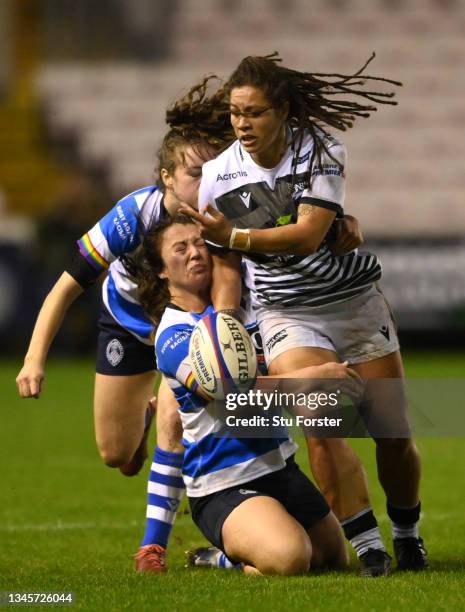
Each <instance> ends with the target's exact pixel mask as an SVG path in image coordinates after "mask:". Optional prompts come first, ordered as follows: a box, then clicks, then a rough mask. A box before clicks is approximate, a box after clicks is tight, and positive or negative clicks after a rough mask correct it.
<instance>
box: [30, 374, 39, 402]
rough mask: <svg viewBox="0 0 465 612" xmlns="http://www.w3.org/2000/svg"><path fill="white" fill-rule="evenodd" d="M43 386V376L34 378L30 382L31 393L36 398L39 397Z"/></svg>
mask: <svg viewBox="0 0 465 612" xmlns="http://www.w3.org/2000/svg"><path fill="white" fill-rule="evenodd" d="M41 388H42V378H33V379H32V380H31V381H30V383H29V389H30V394H31V396H32V397H35V398H36V399H37V398H38V397H39V395H40V392H41Z"/></svg>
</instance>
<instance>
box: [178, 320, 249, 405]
mask: <svg viewBox="0 0 465 612" xmlns="http://www.w3.org/2000/svg"><path fill="white" fill-rule="evenodd" d="M189 359H190V362H191V365H192V373H193V375H194V378H195V380H196V381H197V384H198V385H199V386H200V387H201V388H202V389H203V391H205V393H207V395H209V396H210V397H212V398H214V399H224V398H225V396H226V395H227V394H228V393H240V392H244V391H248V390H249V389H250V388H251V387H252V386H253V385H254V383H255V379H256V377H257V356H256V354H255V347H254V345H253V343H252V340H251V338H250V336H249V334H248V333H247V330H246V329H245V327H244V326H243V325H242V323H240V322H239V321H237V320H236V319H235V318H234V317H231V316H230V315H228V314H225V313H223V312H214V313H212V314H208V315H207V316H205V317H204V318H203V319H201V320H200V321H199V322H198V323H197V325H196V326H195V327H194V329H193V331H192V335H191V339H190V343H189Z"/></svg>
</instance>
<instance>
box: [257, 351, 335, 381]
mask: <svg viewBox="0 0 465 612" xmlns="http://www.w3.org/2000/svg"><path fill="white" fill-rule="evenodd" d="M329 361H337V362H340V359H339V357H338V355H337V353H335V352H334V351H330V350H328V349H323V348H317V347H310V346H303V347H298V348H293V349H290V350H288V351H285V352H284V353H281V355H278V356H277V357H275V359H273V360H272V361H271V363H270V364H269V366H268V371H269V373H270V374H271V375H277V374H286V372H293V371H295V370H298V369H299V368H305V367H306V366H311V365H322V364H324V363H328V362H329Z"/></svg>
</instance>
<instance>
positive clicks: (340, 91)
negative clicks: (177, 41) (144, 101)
mask: <svg viewBox="0 0 465 612" xmlns="http://www.w3.org/2000/svg"><path fill="white" fill-rule="evenodd" d="M374 58H375V53H372V55H371V56H370V57H369V58H368V60H367V61H366V62H365V63H364V64H363V66H362V67H361V68H360V69H359V70H357V71H356V72H354V73H353V74H349V75H345V74H338V73H333V74H327V73H320V72H314V73H311V72H300V71H298V70H292V69H291V68H286V67H285V66H282V65H281V62H282V59H281V58H280V57H279V54H278V52H277V51H275V52H274V53H272V54H270V55H266V56H248V57H246V58H244V59H243V60H242V61H241V62H240V63H239V65H238V67H237V68H236V69H235V70H234V72H233V73H232V74H231V76H230V77H229V79H228V80H227V81H226V83H225V84H224V85H222V86H221V87H219V88H218V90H217V91H216V93H215V94H214V95H212V96H210V97H208V96H207V94H206V91H207V86H208V84H209V82H210V80H211V79H215V78H217V77H215V76H214V75H212V76H210V77H206V78H205V79H203V81H202V82H201V83H199V84H198V85H196V86H195V87H193V88H192V89H191V90H190V91H189V93H188V94H187V95H186V96H185V97H184V98H183V99H182V100H181V101H179V102H178V103H176V104H175V105H174V107H173V110H175V111H176V116H177V121H178V123H176V129H180V130H184V129H188V126H189V125H191V126H192V125H195V126H196V127H197V128H199V129H200V130H201V131H202V133H203V134H204V136H207V137H212V136H211V135H212V134H213V138H214V137H215V134H216V130H218V132H219V133H220V134H222V135H226V137H225V138H224V139H223V142H225V143H227V141H228V140H229V139H231V141H232V140H233V139H234V135H233V134H232V130H231V126H230V125H229V122H230V109H229V96H230V94H231V91H232V90H233V89H234V88H236V87H243V86H246V85H251V86H253V87H256V88H258V89H260V90H262V91H263V93H264V94H265V96H266V97H267V99H268V100H269V101H270V102H271V104H272V105H273V106H275V107H280V106H282V105H283V104H284V103H285V102H288V103H289V115H288V123H289V126H290V127H291V128H292V130H291V132H292V144H293V148H294V150H296V151H297V155H296V157H298V155H299V151H300V149H301V146H302V142H303V139H304V136H305V133H306V132H307V131H308V132H309V133H310V134H311V136H312V138H313V141H314V143H315V146H314V147H313V151H312V155H311V157H310V160H309V165H308V167H309V171H308V182H309V184H311V170H310V169H311V168H312V166H313V164H314V162H315V161H318V163H321V156H322V153H323V152H325V153H326V154H327V155H328V156H329V157H330V158H331V159H332V160H333V161H334V162H335V163H337V164H338V165H339V166H341V164H340V162H339V161H338V160H337V159H335V158H334V157H333V155H332V154H331V151H330V150H329V147H328V143H330V142H331V134H330V132H329V131H328V129H327V128H328V127H332V128H335V129H337V130H342V131H345V130H347V129H348V128H351V127H352V126H353V124H354V122H355V120H356V118H357V117H369V116H370V114H371V113H372V112H375V111H376V110H377V107H376V105H377V104H389V105H396V104H397V102H396V101H395V100H393V98H394V96H395V92H392V91H391V92H383V91H377V90H372V89H364V86H365V85H366V84H367V83H373V82H383V83H388V84H389V85H395V86H401V85H402V83H400V82H399V81H393V80H392V79H387V78H384V77H376V76H369V75H366V74H364V71H365V69H366V68H367V66H368V65H369V64H370V63H371V62H372V61H373V59H374ZM340 96H345V97H343V98H341V97H340ZM169 116H170V111H168V113H167V119H168V117H169ZM215 121H216V122H217V125H216V126H215V125H213V124H214V122H215ZM226 146H227V145H226ZM294 174H295V169H294ZM293 180H294V176H293Z"/></svg>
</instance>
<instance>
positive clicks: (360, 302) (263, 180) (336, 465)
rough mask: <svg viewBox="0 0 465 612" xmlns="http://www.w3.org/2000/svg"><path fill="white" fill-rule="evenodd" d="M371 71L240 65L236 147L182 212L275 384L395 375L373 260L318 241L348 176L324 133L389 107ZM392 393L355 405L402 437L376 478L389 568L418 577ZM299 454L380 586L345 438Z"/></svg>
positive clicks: (405, 454)
mask: <svg viewBox="0 0 465 612" xmlns="http://www.w3.org/2000/svg"><path fill="white" fill-rule="evenodd" d="M371 59H373V57H372V58H370V60H369V61H368V62H367V63H366V64H365V65H364V66H363V67H362V69H361V70H359V71H358V72H356V73H355V74H352V75H341V74H333V75H330V74H319V73H314V74H311V73H305V72H299V71H296V70H291V69H288V68H285V67H284V66H281V65H280V64H279V62H280V61H281V60H280V58H279V57H277V56H276V54H273V55H271V56H267V57H247V58H245V59H244V60H242V62H241V63H240V64H239V66H238V68H237V69H236V70H235V71H234V72H233V74H232V75H231V77H230V79H229V81H228V82H227V83H226V87H225V95H226V98H227V99H228V102H229V105H230V116H231V123H232V126H233V128H234V131H235V134H236V138H237V140H236V141H235V142H234V143H233V144H232V145H231V146H230V147H229V148H228V149H227V150H226V151H224V152H223V153H222V154H221V155H220V156H219V157H218V158H216V159H215V160H213V161H211V162H208V163H207V164H205V165H204V167H203V177H202V183H201V188H200V194H199V210H200V212H201V213H202V214H199V213H196V212H195V211H194V212H193V211H189V210H187V209H186V208H185V207H181V210H182V212H183V213H185V214H189V215H191V216H192V217H193V218H194V219H195V220H196V221H197V222H198V223H200V224H201V226H202V228H203V236H204V237H205V238H206V239H208V240H210V241H212V242H213V243H215V244H217V245H221V246H223V247H229V248H230V249H232V252H230V253H229V255H227V256H226V258H227V262H228V264H227V265H226V264H225V270H227V272H228V273H229V276H230V284H231V285H232V286H234V285H237V284H238V282H239V281H238V276H239V273H240V268H239V265H238V259H239V258H238V255H242V257H243V260H244V262H245V265H246V273H245V283H246V285H247V286H248V287H249V289H250V292H251V296H252V301H253V304H254V308H255V310H256V314H257V320H258V322H259V327H260V332H261V335H262V338H263V343H264V348H265V355H266V359H267V363H268V367H269V371H270V373H271V374H285V373H286V372H289V371H292V370H295V369H298V368H300V367H304V366H308V365H317V364H320V363H324V362H326V361H334V360H337V359H339V360H341V361H346V360H347V361H349V363H350V364H351V367H353V368H354V369H355V370H356V371H357V372H358V373H359V374H360V376H361V377H362V378H364V379H379V378H392V379H402V377H403V367H402V360H401V356H400V353H399V344H398V340H397V334H396V330H395V327H394V324H393V321H392V316H391V313H390V310H389V307H388V306H387V304H386V301H385V299H384V297H383V295H382V294H381V293H380V291H379V290H378V289H377V286H376V285H375V283H376V281H378V280H379V278H380V277H381V266H380V264H379V262H378V259H377V258H376V256H375V255H372V254H369V253H357V252H352V253H349V254H347V255H335V254H334V253H331V251H330V249H329V244H328V242H329V241H328V239H327V237H328V230H329V229H330V227H331V225H332V223H333V221H334V219H335V218H336V217H338V216H342V215H343V212H342V206H343V200H344V178H345V176H344V173H345V165H346V152H345V148H344V146H343V145H341V144H340V143H339V142H338V141H337V140H336V139H335V138H334V137H333V136H332V135H330V133H329V132H328V128H331V127H332V128H336V129H339V130H345V129H347V128H349V127H352V124H353V121H354V120H355V118H356V117H367V116H369V114H370V113H371V112H372V111H375V110H376V107H375V106H374V104H373V103H375V104H395V102H394V101H393V100H392V99H391V98H392V96H393V95H394V94H393V93H383V92H380V91H370V90H369V89H368V88H366V87H364V86H365V85H366V83H370V84H371V83H373V82H380V81H384V82H387V83H390V84H394V85H400V83H397V82H395V81H391V80H389V79H383V78H378V77H371V76H367V75H365V74H364V70H365V68H366V66H367V65H368V63H369V62H370V61H371ZM222 104H224V102H223V103H222ZM205 213H207V214H205ZM215 291H216V289H215ZM218 292H219V293H218V294H217V295H216V302H215V306H217V307H220V308H235V307H236V306H237V302H236V303H235V302H234V301H233V299H232V297H233V296H234V292H233V291H231V288H230V287H228V282H227V279H226V272H225V273H223V276H222V284H221V285H219V286H218ZM399 386H400V385H397V386H396V389H395V390H391V391H389V390H388V389H387V388H386V387H385V388H384V393H383V394H382V396H380V393H377V394H376V397H372V398H371V400H370V401H369V402H368V397H367V398H366V399H367V402H366V403H365V405H366V406H367V405H368V406H369V407H371V408H372V410H374V412H375V413H376V414H378V415H388V414H392V415H395V417H396V418H397V419H398V421H399V422H400V424H401V427H400V429H401V433H400V435H402V436H404V437H394V436H392V437H391V438H382V437H379V436H382V435H383V433H382V432H379V431H378V432H377V435H376V433H375V434H374V437H375V439H376V444H377V463H378V476H379V480H380V483H381V485H382V486H383V488H384V491H385V493H386V497H387V511H388V515H389V517H390V519H391V521H392V527H393V537H394V549H395V554H396V558H397V562H398V567H399V568H400V569H424V568H425V567H426V566H427V562H426V553H425V550H424V548H423V542H422V540H421V538H419V536H418V520H419V516H420V502H419V481H420V459H419V455H418V451H417V449H416V447H415V444H414V442H413V441H412V439H411V438H410V437H409V430H408V423H407V420H406V416H405V401H404V399H403V392H402V389H399ZM308 445H309V450H310V459H311V463H312V469H313V472H314V474H315V477H316V479H317V481H318V483H319V484H320V487H321V488H322V490H323V492H324V493H325V494H326V496H327V497H328V499H329V500H330V502H331V506H332V507H333V509H334V510H335V513H336V515H337V516H338V518H339V519H340V520H341V522H342V524H343V527H344V531H345V533H346V536H347V537H348V538H349V539H350V541H351V542H352V544H353V546H354V548H355V550H356V551H357V553H358V556H359V558H360V560H361V572H362V574H364V575H370V576H374V575H385V574H387V573H388V572H389V571H390V557H389V555H388V554H387V552H386V550H385V548H384V545H383V543H382V540H381V537H380V534H379V530H378V527H377V523H376V519H375V517H374V515H373V512H372V510H371V508H370V507H369V502H368V496H367V489H366V483H365V479H364V476H363V470H362V468H361V465H360V462H359V460H358V458H357V457H356V456H355V454H354V453H353V451H351V449H350V447H349V446H348V444H347V443H346V442H345V441H344V440H342V439H331V440H329V439H328V440H318V439H308Z"/></svg>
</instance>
